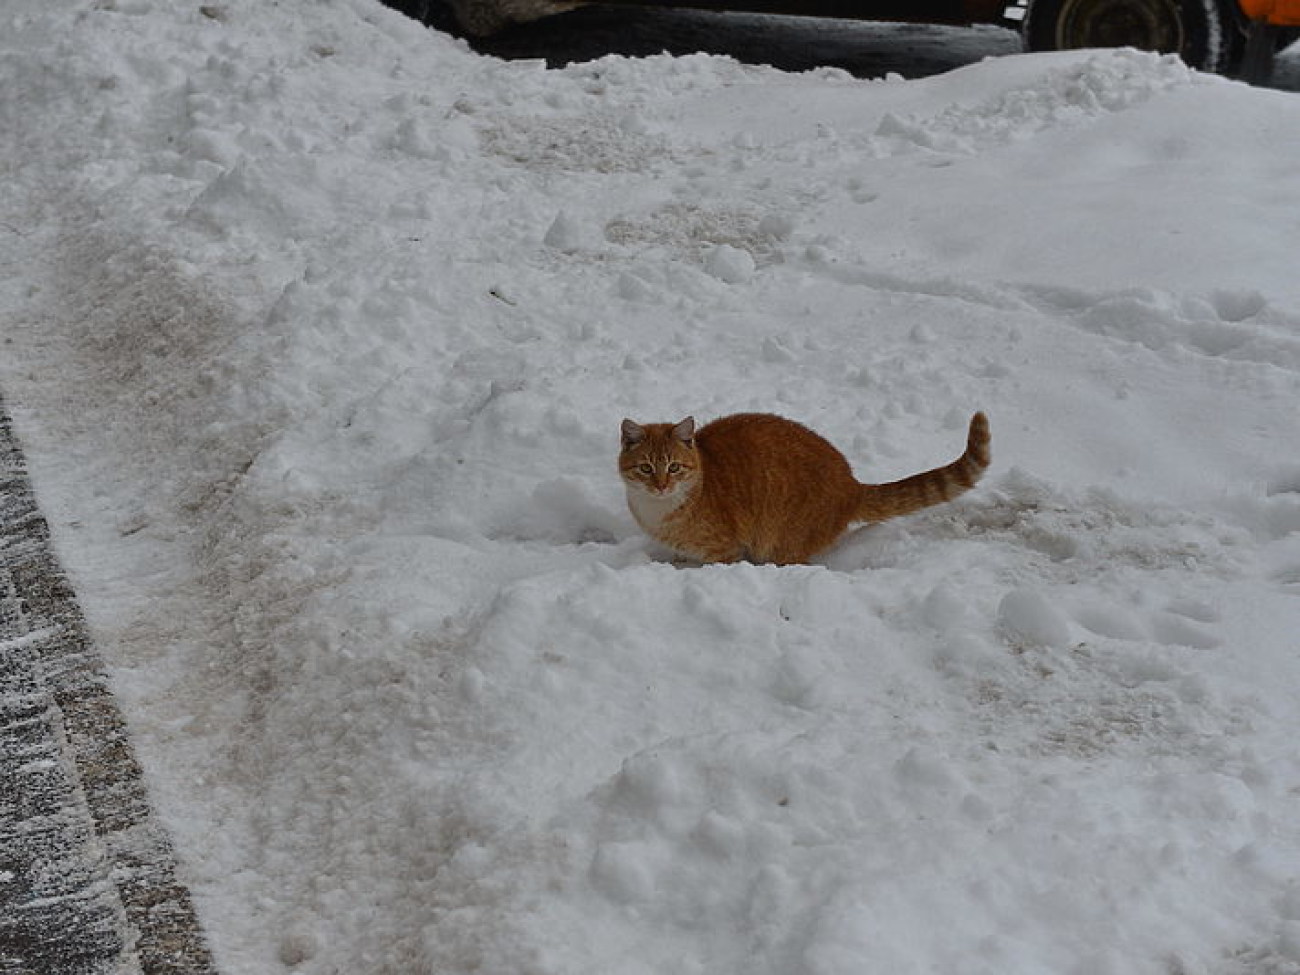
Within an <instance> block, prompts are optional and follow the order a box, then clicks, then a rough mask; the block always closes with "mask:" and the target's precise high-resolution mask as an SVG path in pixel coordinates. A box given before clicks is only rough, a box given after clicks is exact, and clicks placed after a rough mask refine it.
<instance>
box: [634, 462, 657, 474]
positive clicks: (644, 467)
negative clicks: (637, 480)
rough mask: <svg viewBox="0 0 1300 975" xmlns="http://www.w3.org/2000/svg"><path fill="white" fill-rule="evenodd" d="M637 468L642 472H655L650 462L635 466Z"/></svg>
mask: <svg viewBox="0 0 1300 975" xmlns="http://www.w3.org/2000/svg"><path fill="white" fill-rule="evenodd" d="M637 470H639V471H640V472H641V473H642V474H653V473H654V472H655V469H654V465H652V464H642V465H640V466H639V467H638V468H637Z"/></svg>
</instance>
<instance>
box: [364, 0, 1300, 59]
mask: <svg viewBox="0 0 1300 975" xmlns="http://www.w3.org/2000/svg"><path fill="white" fill-rule="evenodd" d="M600 2H602V3H604V4H615V5H623V6H645V7H689V8H693V9H698V10H716V11H745V12H749V13H765V14H784V15H794V16H804V17H837V18H842V19H846V20H874V21H893V22H899V23H921V24H957V25H971V24H1001V25H1004V26H1016V25H1019V28H1020V32H1021V36H1022V37H1023V38H1024V42H1025V47H1026V48H1027V49H1028V50H1030V51H1062V50H1071V49H1076V48H1090V47H1135V48H1139V49H1141V50H1145V51H1157V52H1160V53H1164V54H1177V55H1179V56H1180V57H1181V58H1182V59H1183V61H1185V62H1186V63H1187V64H1188V65H1190V66H1191V67H1194V68H1199V69H1200V70H1203V71H1215V72H1220V73H1223V74H1234V73H1237V72H1241V71H1243V65H1244V66H1245V68H1244V69H1245V70H1246V72H1247V73H1248V74H1251V75H1258V74H1260V73H1261V72H1266V71H1267V66H1268V64H1269V60H1270V59H1271V56H1272V53H1273V51H1274V50H1275V49H1278V48H1280V47H1282V46H1284V45H1285V44H1288V43H1290V42H1291V41H1293V40H1295V38H1296V37H1297V36H1300V31H1297V28H1300V0H600ZM1008 4H1010V6H1008ZM583 5H584V3H583V0H392V2H390V3H389V6H393V7H396V8H397V9H399V10H402V11H403V12H404V13H406V14H408V15H409V16H412V17H415V18H416V19H417V20H423V21H426V22H430V21H435V22H436V21H438V20H442V21H444V22H445V20H446V14H447V13H450V16H451V18H452V19H453V20H454V22H455V24H456V26H457V27H458V28H459V29H460V30H462V31H463V32H464V33H466V34H468V35H470V36H472V37H487V36H489V35H491V34H495V33H497V32H499V31H501V30H503V29H505V28H507V27H509V26H510V25H512V24H519V23H526V22H528V21H532V20H538V19H540V18H542V17H547V16H550V15H552V14H558V13H562V12H564V11H568V10H573V9H574V8H576V7H579V6H583ZM1248 39H1249V43H1248ZM1248 58H1249V61H1247V59H1248Z"/></svg>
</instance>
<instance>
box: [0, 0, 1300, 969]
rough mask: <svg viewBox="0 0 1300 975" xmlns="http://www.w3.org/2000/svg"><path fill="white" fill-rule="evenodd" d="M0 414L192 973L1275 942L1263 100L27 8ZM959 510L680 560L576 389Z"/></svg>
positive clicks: (36, 4) (799, 961)
mask: <svg viewBox="0 0 1300 975" xmlns="http://www.w3.org/2000/svg"><path fill="white" fill-rule="evenodd" d="M0 20H2V21H3V24H4V30H3V31H0V92H3V95H0V132H3V142H2V143H0V146H2V148H3V152H2V154H0V161H2V162H3V166H4V169H3V178H4V192H3V194H0V264H2V265H3V267H4V269H5V273H4V275H3V276H2V277H0V308H2V309H3V315H0V342H2V343H3V345H0V350H2V352H0V389H2V390H3V393H4V395H5V397H6V400H7V402H8V405H9V407H10V409H11V410H12V412H13V413H14V415H15V419H16V423H17V428H18V431H19V433H20V435H21V437H22V439H23V441H24V443H25V446H26V449H27V451H28V453H29V459H30V462H31V465H32V469H33V474H34V478H35V482H36V486H37V491H38V494H39V496H40V498H41V500H42V503H43V504H44V506H45V508H46V511H47V513H48V514H49V516H50V520H51V522H52V524H53V526H54V531H55V536H56V543H57V546H58V550H59V553H60V556H61V558H62V559H63V560H64V562H65V563H66V564H67V566H68V567H69V569H70V571H71V573H72V575H73V577H74V579H75V582H76V586H77V590H78V593H79V596H80V598H81V599H82V600H83V602H84V605H85V608H86V610H87V613H88V616H89V618H90V621H91V626H92V629H93V633H94V636H95V639H96V640H97V641H98V643H99V644H100V646H101V647H102V648H103V651H104V653H105V655H106V657H107V658H108V660H109V662H110V664H111V667H112V672H113V676H114V680H115V685H116V690H117V693H118V695H119V697H120V699H121V700H122V703H123V706H124V709H125V710H126V712H127V714H128V715H129V717H130V722H131V727H132V733H133V735H134V738H135V740H136V742H137V745H138V748H139V751H140V754H141V757H142V760H143V763H144V765H145V767H146V772H147V775H148V779H149V782H150V788H151V790H152V794H153V797H154V800H155V801H156V803H157V806H158V809H159V813H160V815H161V817H162V818H163V820H164V821H165V822H166V823H167V825H168V827H169V829H170V830H171V831H172V834H173V836H174V838H175V840H176V844H177V847H178V852H179V855H180V859H181V860H182V863H183V871H184V874H185V878H186V880H187V882H188V883H189V884H190V885H191V886H192V889H193V891H194V894H195V897H196V902H197V905H198V908H199V911H200V913H201V916H202V920H203V922H204V924H205V926H206V928H207V931H208V934H209V937H210V939H211V942H212V947H213V950H214V952H215V955H216V958H217V961H218V964H219V965H220V967H221V969H222V970H223V971H225V972H229V973H275V972H302V973H312V975H325V973H343V972H346V973H368V975H369V973H375V975H377V973H394V975H398V973H400V975H410V973H416V972H437V973H440V975H452V973H470V972H483V973H501V975H505V973H510V975H524V973H532V975H577V973H593V975H595V973H600V975H641V973H656V975H665V973H673V975H690V973H697V972H698V973H704V972H708V973H736V975H792V973H808V975H849V973H854V975H860V973H863V972H875V973H890V975H905V973H912V972H916V973H920V972H947V973H954V972H960V973H966V975H977V973H990V975H994V973H996V975H1011V973H1025V975H1028V973H1044V972H1051V973H1063V975H1065V973H1077V975H1104V973H1123V975H1175V973H1182V975H1286V973H1297V972H1300V748H1298V745H1297V742H1300V466H1297V448H1298V447H1300V428H1298V426H1297V417H1298V415H1300V414H1298V413H1297V403H1300V274H1297V263H1296V261H1297V258H1296V240H1297V235H1298V234H1300V100H1297V98H1296V96H1295V95H1293V94H1285V93H1279V92H1271V91H1263V90H1257V89H1251V88H1248V87H1246V86H1243V85H1240V84H1237V83H1233V82H1229V81H1225V80H1223V79H1220V78H1215V77H1207V76H1202V75H1198V74H1196V73H1193V72H1190V71H1188V70H1187V69H1186V68H1184V67H1183V66H1182V65H1181V64H1180V63H1179V62H1178V61H1176V60H1174V59H1170V58H1162V57H1158V56H1154V55H1147V54H1140V53H1136V52H1132V51H1107V52H1076V53H1072V54H1064V55H1053V56H1019V57H1008V58H1001V59H996V60H990V61H985V62H982V63H979V64H974V65H971V66H970V67H967V68H963V69H961V70H958V71H955V72H952V73H950V74H947V75H942V76H938V77H934V78H930V79H926V80H921V81H906V82H905V81H902V80H901V79H898V78H896V77H894V78H890V79H885V80H878V81H862V80H855V79H852V78H850V77H849V76H847V75H845V74H844V73H843V72H839V71H835V70H821V71H814V72H811V73H808V74H804V75H789V74H783V73H780V72H778V71H775V70H772V69H767V68H759V67H749V66H744V65H741V64H738V63H736V62H733V61H731V60H728V59H725V58H717V57H705V56H694V57H683V58H670V57H658V58H649V59H644V60H629V59H622V58H615V57H611V58H607V59H604V60H601V61H597V62H593V63H589V64H582V65H575V66H572V67H569V68H566V69H563V70H556V71H548V70H546V69H545V68H544V67H543V66H542V65H540V64H537V63H531V62H516V63H506V62H501V61H496V60H492V59H489V58H484V57H480V56H477V55H474V54H473V53H471V52H470V51H469V50H468V49H467V48H465V47H464V46H463V45H461V44H459V43H456V42H453V41H452V40H450V39H448V38H446V37H445V36H442V35H439V34H437V33H434V32H430V31H427V30H424V29H422V28H420V27H418V26H417V25H416V24H414V23H412V22H410V21H407V20H404V19H403V18H402V17H400V16H398V15H397V14H395V13H393V12H391V11H389V10H386V9H384V8H382V7H380V6H379V5H378V4H377V3H373V2H369V0H328V2H308V0H283V2H280V3H276V4H270V3H263V2H257V0H223V2H221V3H218V4H212V5H207V6H202V7H200V6H198V5H195V4H176V3H162V2H155V0H129V2H127V0H109V2H98V0H97V2H87V0H76V2H70V3H61V4H49V3H45V2H43V0H10V2H9V3H8V4H7V5H6V6H5V9H4V12H3V14H0ZM975 409H985V410H987V411H988V413H989V416H990V419H991V424H992V431H993V456H994V466H993V469H992V470H991V471H990V473H989V475H988V477H987V478H986V480H985V482H984V483H983V484H982V485H981V486H980V488H979V489H978V490H976V491H975V492H972V493H971V494H969V495H967V496H965V497H963V498H962V499H960V500H959V501H957V502H955V503H952V504H949V505H946V506H943V507H940V508H935V509H932V510H929V511H926V512H923V513H920V514H918V515H915V516H913V517H910V518H907V519H902V520H899V521H897V522H894V523H887V524H884V525H880V526H874V527H867V528H863V529H860V530H857V531H855V532H853V533H851V534H849V535H848V536H847V537H846V538H845V539H844V540H843V541H842V543H841V544H839V545H838V546H836V547H835V548H834V549H832V550H830V551H829V552H827V553H825V555H824V556H823V557H822V558H820V559H819V560H818V561H817V564H814V565H810V566H799V567H789V568H778V567H774V566H766V565H750V564H739V565H731V566H709V567H691V566H681V565H675V564H673V563H672V562H670V561H667V560H666V559H665V557H664V556H663V554H662V553H661V552H658V551H656V550H655V548H654V547H653V546H651V545H649V544H648V543H647V540H646V539H645V538H644V537H643V536H642V535H641V534H640V533H639V532H638V530H637V529H636V526H635V524H634V523H633V521H632V519H631V517H630V515H629V514H628V513H627V511H626V509H625V505H624V501H623V496H622V488H621V485H620V483H619V480H618V477H617V474H616V470H615V451H616V450H617V446H618V429H619V422H620V420H621V419H622V418H623V417H624V416H628V417H631V418H633V419H637V420H641V421H656V420H658V421H663V420H678V419H681V418H682V417H684V416H686V415H688V414H693V415H694V416H696V417H697V418H698V419H699V420H700V421H701V422H705V421H707V420H708V419H710V418H713V417H715V416H718V415H721V414H724V413H728V412H735V411H741V410H766V411H775V412H780V413H783V414H785V415H787V416H790V417H792V418H794V419H798V420H800V421H802V422H805V423H807V424H809V425H810V426H812V427H814V428H815V429H817V430H818V431H819V432H821V433H822V434H824V435H825V436H827V437H828V438H829V439H831V440H832V441H833V442H835V443H836V444H837V445H838V446H840V447H841V448H842V449H843V450H844V452H845V453H846V454H847V455H848V456H849V458H850V459H851V461H852V462H853V464H854V465H855V469H856V470H857V472H858V474H859V476H860V477H861V478H862V479H864V480H888V479H892V478H895V477H900V476H903V475H906V474H910V473H913V472H915V471H917V470H921V469H925V468H928V467H932V466H935V465H937V464H940V463H944V462H946V461H948V460H951V459H952V458H953V457H955V456H957V454H958V453H960V450H961V445H962V443H963V438H964V431H965V424H966V422H967V421H968V419H969V416H970V414H971V413H972V412H973V411H974V410H975Z"/></svg>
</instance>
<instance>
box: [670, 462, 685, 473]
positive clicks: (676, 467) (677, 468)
mask: <svg viewBox="0 0 1300 975" xmlns="http://www.w3.org/2000/svg"><path fill="white" fill-rule="evenodd" d="M681 472H682V465H681V464H677V463H672V464H669V465H668V473H669V474H680V473H681Z"/></svg>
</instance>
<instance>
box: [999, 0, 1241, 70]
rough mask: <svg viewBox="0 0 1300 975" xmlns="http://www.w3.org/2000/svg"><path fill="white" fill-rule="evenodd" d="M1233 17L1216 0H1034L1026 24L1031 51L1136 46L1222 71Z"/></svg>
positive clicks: (1226, 55) (1025, 28)
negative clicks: (1230, 22)
mask: <svg viewBox="0 0 1300 975" xmlns="http://www.w3.org/2000/svg"><path fill="white" fill-rule="evenodd" d="M1225 2H1226V3H1231V2H1232V0H1225ZM1229 19H1230V18H1229V15H1227V14H1225V12H1224V11H1223V9H1222V8H1221V7H1220V6H1219V4H1218V3H1217V2H1216V0H1032V2H1031V3H1030V4H1029V12H1028V14H1027V15H1026V17H1025V21H1024V25H1023V28H1022V30H1023V34H1024V38H1025V46H1026V47H1027V48H1028V49H1029V50H1031V51H1065V50H1073V49H1076V48H1084V47H1136V48H1139V49H1141V50H1144V51H1158V52H1160V53H1162V54H1177V55H1179V56H1180V57H1181V58H1182V59H1183V60H1184V61H1185V62H1186V63H1187V64H1188V65H1189V66H1191V67H1193V68H1199V69H1200V70H1202V71H1223V70H1224V69H1225V68H1226V67H1227V66H1228V60H1229V57H1230V51H1229V48H1230V38H1229V34H1228V31H1229V23H1228V21H1229Z"/></svg>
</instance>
